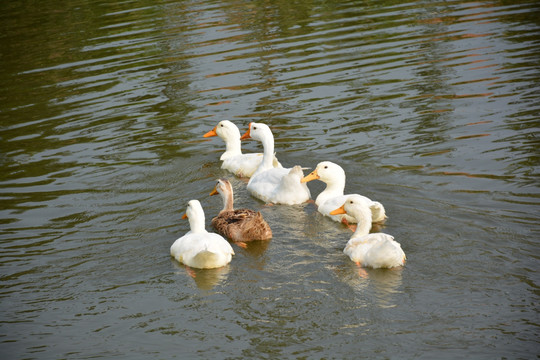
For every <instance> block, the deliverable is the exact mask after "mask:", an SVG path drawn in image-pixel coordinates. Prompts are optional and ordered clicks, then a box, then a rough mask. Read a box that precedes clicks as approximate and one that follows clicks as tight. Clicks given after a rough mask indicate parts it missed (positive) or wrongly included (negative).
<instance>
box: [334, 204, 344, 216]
mask: <svg viewBox="0 0 540 360" xmlns="http://www.w3.org/2000/svg"><path fill="white" fill-rule="evenodd" d="M346 213H347V212H346V211H345V204H343V205H341V206H340V207H338V208H337V209H336V210H332V211H330V215H339V214H346Z"/></svg>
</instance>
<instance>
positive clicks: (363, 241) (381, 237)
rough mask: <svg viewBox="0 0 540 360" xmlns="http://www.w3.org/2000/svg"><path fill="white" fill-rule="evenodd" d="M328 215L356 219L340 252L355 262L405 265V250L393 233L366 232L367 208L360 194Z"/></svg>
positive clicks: (348, 198) (366, 265)
mask: <svg viewBox="0 0 540 360" xmlns="http://www.w3.org/2000/svg"><path fill="white" fill-rule="evenodd" d="M330 214H331V215H339V214H348V215H351V216H352V217H354V218H355V219H356V221H357V222H358V226H357V228H356V231H355V232H354V234H353V235H352V237H351V239H350V240H349V241H348V242H347V245H346V246H345V249H343V253H344V254H346V255H347V256H349V258H350V259H351V260H352V261H354V262H355V263H356V264H357V265H359V266H363V267H371V268H374V269H378V268H393V267H397V266H403V265H404V264H405V259H406V257H405V253H404V252H403V250H402V249H401V245H400V244H399V243H398V242H397V241H395V240H394V237H393V236H391V235H388V234H384V233H371V234H370V233H369V230H370V228H371V211H370V210H369V209H368V208H366V206H365V204H364V199H363V198H362V197H361V196H359V195H350V196H348V197H347V200H345V203H344V204H343V205H342V206H341V207H339V208H337V209H335V210H333V211H331V212H330Z"/></svg>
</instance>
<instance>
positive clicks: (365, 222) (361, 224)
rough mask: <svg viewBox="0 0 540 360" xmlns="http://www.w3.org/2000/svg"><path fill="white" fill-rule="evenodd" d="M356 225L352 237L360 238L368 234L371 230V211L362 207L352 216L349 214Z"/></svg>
mask: <svg viewBox="0 0 540 360" xmlns="http://www.w3.org/2000/svg"><path fill="white" fill-rule="evenodd" d="M351 215H352V216H353V217H354V218H355V219H356V222H357V223H358V225H357V227H356V231H355V232H354V234H353V236H352V237H360V236H364V235H367V234H369V231H370V230H371V210H370V209H369V208H366V207H364V206H362V207H361V208H358V209H356V211H355V213H354V214H351Z"/></svg>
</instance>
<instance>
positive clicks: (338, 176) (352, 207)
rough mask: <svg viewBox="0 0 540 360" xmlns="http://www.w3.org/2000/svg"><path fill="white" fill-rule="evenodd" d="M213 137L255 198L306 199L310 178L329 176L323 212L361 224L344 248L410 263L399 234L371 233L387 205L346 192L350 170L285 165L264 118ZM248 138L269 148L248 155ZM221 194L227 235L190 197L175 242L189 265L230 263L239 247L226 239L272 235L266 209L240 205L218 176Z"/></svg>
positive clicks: (378, 261) (374, 263)
mask: <svg viewBox="0 0 540 360" xmlns="http://www.w3.org/2000/svg"><path fill="white" fill-rule="evenodd" d="M212 136H219V137H220V138H221V139H222V140H223V141H224V142H225V144H226V150H225V152H224V153H223V154H222V155H221V158H220V160H222V161H223V163H222V166H221V167H222V168H223V169H225V170H228V171H230V172H231V173H233V174H235V175H236V176H238V177H245V178H249V182H248V183H247V190H248V192H249V193H250V194H251V195H253V196H254V197H256V198H258V199H261V200H263V201H265V202H267V203H272V204H285V205H295V204H302V203H304V202H306V201H309V200H310V199H311V193H310V191H309V189H308V187H307V185H306V183H307V182H309V181H312V180H320V181H323V182H324V183H326V188H325V189H324V191H322V192H321V193H320V194H319V195H318V196H317V198H316V200H315V204H316V205H317V209H318V211H319V212H320V213H321V214H323V215H325V216H328V217H330V218H331V219H332V220H334V221H337V222H342V223H343V224H345V225H347V226H349V227H350V228H351V229H353V228H354V226H355V225H351V224H355V223H356V224H357V225H356V229H355V230H354V233H353V235H352V237H351V238H350V240H349V241H348V242H347V245H346V246H345V249H344V250H343V252H344V253H345V254H346V255H348V256H349V257H350V259H351V260H352V261H354V262H355V263H356V264H358V265H359V266H362V267H371V268H393V267H397V266H403V265H404V264H405V253H404V252H403V250H402V249H401V245H400V244H399V243H398V242H396V241H395V240H394V238H393V236H391V235H388V234H385V233H381V232H377V233H370V230H371V227H372V224H373V223H379V222H383V221H385V219H386V213H385V209H384V206H383V205H382V204H381V203H379V202H377V201H372V200H371V199H369V198H367V197H365V196H362V195H358V194H349V195H344V190H345V171H344V170H343V169H342V168H341V166H339V165H337V164H335V163H332V162H329V161H323V162H321V163H319V164H318V165H317V167H316V169H315V170H314V171H313V172H311V173H310V174H309V175H307V176H304V173H303V171H302V168H301V167H300V166H298V165H297V166H294V167H292V168H284V167H283V166H282V165H281V164H280V163H279V161H278V160H277V158H276V156H275V153H274V136H273V134H272V131H271V130H270V128H269V127H268V126H267V125H266V124H263V123H255V122H251V123H250V124H249V129H248V130H247V132H246V133H245V134H244V135H242V136H240V131H239V129H238V127H237V126H236V125H235V124H234V123H232V122H231V121H229V120H223V121H220V122H219V123H218V124H217V125H216V126H215V127H214V128H213V129H212V130H210V131H208V132H207V133H206V134H204V137H212ZM244 139H255V140H258V141H260V142H261V143H262V146H263V149H264V152H263V153H262V154H260V153H256V154H243V153H242V150H241V146H240V143H241V140H244ZM218 194H219V195H221V197H222V199H223V204H224V206H223V209H222V210H221V211H220V212H219V214H218V215H217V216H216V217H214V218H213V219H212V226H213V227H214V229H215V230H216V232H217V233H219V234H221V235H219V234H216V233H211V232H208V231H206V229H205V217H204V211H203V208H202V206H201V203H200V202H199V201H198V200H191V201H189V202H188V205H187V209H186V213H185V214H184V215H183V216H182V218H183V219H185V218H186V217H187V218H188V219H189V225H190V231H189V232H187V233H186V234H185V235H184V236H182V237H180V238H179V239H177V240H176V241H175V242H174V243H173V245H172V246H171V256H172V257H174V258H175V259H176V260H177V261H179V262H181V263H183V264H185V265H186V266H189V267H193V268H199V269H211V268H218V267H222V266H225V265H227V264H228V263H229V262H230V261H231V260H232V256H233V255H234V250H233V248H232V247H231V245H230V243H229V242H228V241H227V240H226V239H225V238H227V239H229V240H231V241H233V242H235V243H237V244H238V245H239V246H244V247H245V243H246V242H248V241H252V240H269V239H271V238H272V230H271V228H270V226H269V225H268V223H267V222H266V221H265V220H264V219H263V216H262V215H261V213H260V212H255V211H253V210H250V209H234V206H233V202H234V196H233V189H232V186H231V184H230V182H229V181H228V180H226V179H219V180H218V181H217V183H216V185H215V187H214V189H213V190H212V192H211V193H210V195H218ZM224 237H225V238H224Z"/></svg>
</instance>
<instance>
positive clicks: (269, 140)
mask: <svg viewBox="0 0 540 360" xmlns="http://www.w3.org/2000/svg"><path fill="white" fill-rule="evenodd" d="M261 142H262V145H263V149H264V153H263V161H262V163H261V165H260V166H259V168H260V167H261V166H262V167H263V168H264V169H270V168H272V167H273V165H272V163H273V161H274V135H272V133H271V132H269V133H268V134H267V136H265V137H264V138H263V139H262V140H261Z"/></svg>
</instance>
